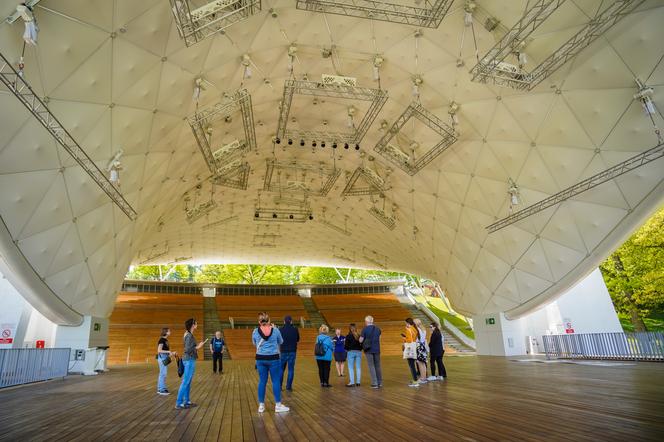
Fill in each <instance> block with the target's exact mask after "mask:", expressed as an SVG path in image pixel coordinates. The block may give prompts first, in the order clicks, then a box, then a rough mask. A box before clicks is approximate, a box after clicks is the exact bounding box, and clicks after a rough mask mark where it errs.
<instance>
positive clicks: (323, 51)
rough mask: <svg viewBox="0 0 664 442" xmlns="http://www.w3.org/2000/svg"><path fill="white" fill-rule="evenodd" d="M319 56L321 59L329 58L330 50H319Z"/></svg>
mask: <svg viewBox="0 0 664 442" xmlns="http://www.w3.org/2000/svg"><path fill="white" fill-rule="evenodd" d="M320 54H321V56H322V57H323V58H330V57H331V56H332V49H330V48H323V49H321V51H320Z"/></svg>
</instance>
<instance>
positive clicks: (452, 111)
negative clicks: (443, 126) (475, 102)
mask: <svg viewBox="0 0 664 442" xmlns="http://www.w3.org/2000/svg"><path fill="white" fill-rule="evenodd" d="M460 108H461V106H460V105H459V103H457V102H456V101H453V102H451V103H450V106H449V108H448V109H447V113H448V114H449V115H450V117H451V118H452V126H453V127H456V126H458V125H459V116H458V115H457V113H458V112H459V109H460Z"/></svg>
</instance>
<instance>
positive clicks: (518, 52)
mask: <svg viewBox="0 0 664 442" xmlns="http://www.w3.org/2000/svg"><path fill="white" fill-rule="evenodd" d="M525 47H526V42H525V41H523V40H521V41H520V42H518V43H517V44H515V45H514V55H515V56H516V60H517V64H518V65H519V69H523V67H524V66H525V65H526V64H527V63H528V57H527V56H526V53H525V52H524V51H523V50H524V49H525Z"/></svg>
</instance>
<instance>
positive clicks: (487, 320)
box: [484, 318, 496, 325]
mask: <svg viewBox="0 0 664 442" xmlns="http://www.w3.org/2000/svg"><path fill="white" fill-rule="evenodd" d="M484 321H485V322H486V325H494V324H495V323H496V318H486V319H485V320H484Z"/></svg>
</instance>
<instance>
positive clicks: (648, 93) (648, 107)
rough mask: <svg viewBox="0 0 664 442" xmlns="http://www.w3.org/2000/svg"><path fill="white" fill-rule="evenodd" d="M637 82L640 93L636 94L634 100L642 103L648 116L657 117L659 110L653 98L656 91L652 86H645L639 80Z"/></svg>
mask: <svg viewBox="0 0 664 442" xmlns="http://www.w3.org/2000/svg"><path fill="white" fill-rule="evenodd" d="M635 81H636V85H637V87H638V88H639V91H638V92H637V93H636V94H634V99H635V100H639V101H640V102H641V106H643V110H644V111H645V112H646V115H648V116H651V115H655V114H656V113H657V108H655V102H654V101H652V96H653V94H654V93H655V91H654V90H653V88H651V87H650V86H646V85H645V84H643V83H642V82H641V80H639V79H638V78H637V79H636V80H635Z"/></svg>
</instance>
